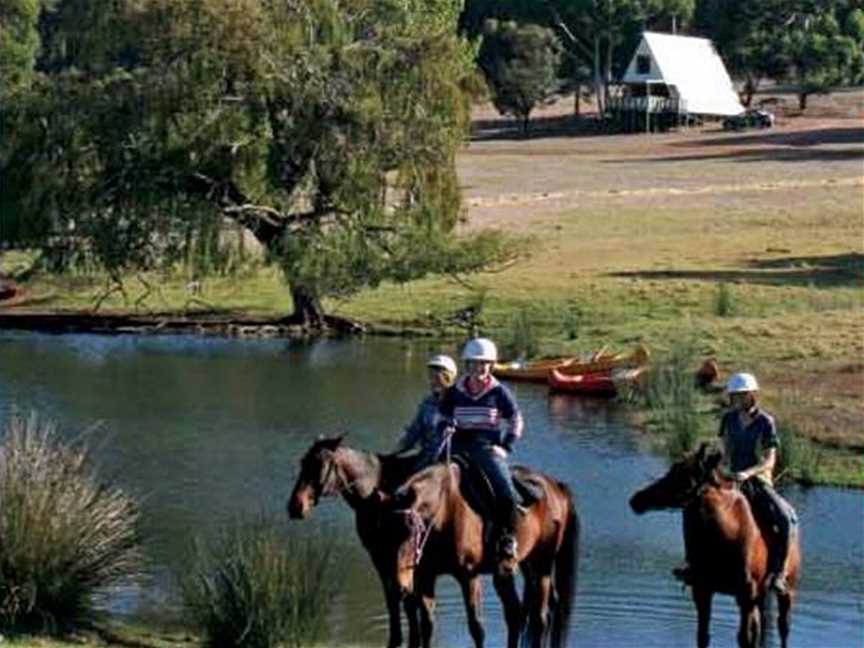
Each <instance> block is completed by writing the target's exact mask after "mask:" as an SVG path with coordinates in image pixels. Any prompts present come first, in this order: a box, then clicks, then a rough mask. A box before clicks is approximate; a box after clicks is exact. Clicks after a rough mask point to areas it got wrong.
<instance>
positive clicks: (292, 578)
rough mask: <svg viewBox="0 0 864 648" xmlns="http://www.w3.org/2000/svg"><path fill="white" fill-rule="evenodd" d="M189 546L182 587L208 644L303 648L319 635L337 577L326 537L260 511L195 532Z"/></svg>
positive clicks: (224, 647) (225, 647)
mask: <svg viewBox="0 0 864 648" xmlns="http://www.w3.org/2000/svg"><path fill="white" fill-rule="evenodd" d="M192 551H193V555H192V560H191V561H190V565H191V566H190V568H189V571H188V572H187V573H185V574H182V575H181V592H182V595H183V599H184V604H185V607H186V608H187V609H188V611H189V613H190V616H191V617H192V619H193V620H194V621H195V622H196V623H197V625H198V626H199V628H200V630H201V631H202V635H203V638H204V644H205V645H206V646H209V647H211V648H270V647H271V646H276V645H283V646H292V647H299V646H303V645H309V644H311V643H313V642H315V641H316V640H318V639H319V638H320V637H321V636H322V634H323V630H324V622H325V620H326V617H327V614H328V612H329V603H330V601H331V599H332V596H333V594H334V593H335V586H334V581H335V580H336V576H335V574H333V573H332V570H331V562H330V556H331V553H332V552H331V548H330V546H329V545H326V543H325V544H324V546H322V542H321V541H320V540H319V539H305V540H304V539H299V538H296V537H294V536H291V535H288V534H286V533H285V532H283V531H280V530H279V529H278V527H277V526H276V524H275V523H273V522H272V521H269V520H268V519H267V518H265V517H263V516H262V517H259V518H256V519H253V520H241V519H238V520H236V521H235V522H233V523H232V524H230V525H228V526H226V527H225V528H223V529H222V530H220V531H219V532H218V533H217V534H216V536H215V537H214V538H213V539H211V540H210V541H205V540H203V539H201V538H197V539H196V540H195V542H194V545H193V550H192Z"/></svg>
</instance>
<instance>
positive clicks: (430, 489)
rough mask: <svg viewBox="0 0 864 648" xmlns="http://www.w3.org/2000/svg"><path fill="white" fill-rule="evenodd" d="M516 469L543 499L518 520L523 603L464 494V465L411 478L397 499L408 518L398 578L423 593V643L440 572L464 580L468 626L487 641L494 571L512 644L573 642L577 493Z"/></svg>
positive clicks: (427, 642) (398, 507)
mask: <svg viewBox="0 0 864 648" xmlns="http://www.w3.org/2000/svg"><path fill="white" fill-rule="evenodd" d="M514 474H518V475H519V476H520V477H523V478H526V479H528V480H530V481H533V482H534V483H535V484H536V485H538V486H539V487H540V488H541V489H542V491H543V497H542V498H541V499H539V500H538V501H537V502H535V503H534V504H532V505H531V506H530V507H529V508H528V509H527V511H525V512H524V514H523V515H521V516H520V521H519V524H518V525H517V534H518V540H519V555H518V559H519V565H520V568H521V571H522V573H523V575H524V577H525V592H524V596H523V599H524V601H523V602H522V603H520V601H519V597H518V595H517V594H516V588H515V583H514V578H513V576H512V575H507V574H501V573H498V571H497V569H496V564H495V563H496V561H495V552H494V551H492V550H490V549H489V546H488V545H489V542H488V531H489V529H487V528H485V525H484V522H483V518H482V517H481V516H480V515H479V514H478V513H477V512H476V511H475V510H474V509H473V508H472V507H471V505H470V504H469V503H468V500H466V499H465V496H464V495H463V492H462V489H461V486H460V481H461V479H462V477H463V472H462V470H461V469H460V467H459V466H458V465H456V464H455V463H450V464H439V465H435V466H432V467H430V468H427V469H426V470H423V471H421V472H419V473H417V474H416V475H414V476H413V477H411V478H410V479H409V480H408V481H407V482H406V483H405V484H404V485H403V486H401V487H400V488H399V490H398V491H397V493H396V495H395V496H394V499H393V507H394V509H395V512H396V514H397V516H400V515H401V516H402V518H403V520H404V521H405V524H403V528H402V533H401V534H400V535H398V536H397V540H398V541H399V542H400V550H399V555H398V557H397V559H398V563H397V571H398V579H399V584H400V586H401V587H402V589H403V591H406V592H407V591H413V592H415V593H416V594H418V595H419V597H420V603H421V606H420V632H421V639H422V642H423V646H424V647H427V646H429V645H430V642H431V636H432V630H433V616H434V610H435V579H436V577H437V576H438V575H439V574H451V575H452V576H454V577H455V578H456V579H457V580H458V581H459V583H460V585H461V587H462V592H463V597H464V599H465V604H466V609H467V611H468V627H469V630H470V632H471V636H472V638H473V639H474V643H475V644H476V645H477V646H478V647H480V646H482V645H483V638H484V633H483V627H482V625H481V624H480V619H479V606H480V603H481V589H480V574H482V573H493V574H494V579H493V582H494V584H495V589H496V591H497V593H498V595H499V597H500V598H501V602H502V605H503V607H504V615H505V619H506V621H507V645H508V647H509V648H516V647H517V646H518V644H519V641H520V638H521V637H522V636H523V631H524V639H525V642H526V643H527V644H528V645H530V646H541V645H542V644H543V642H544V640H545V639H546V638H547V637H551V641H550V644H551V646H552V648H560V647H561V646H563V645H564V644H565V643H566V637H567V630H568V626H569V621H570V612H571V608H572V600H573V594H574V589H575V585H576V571H577V564H578V549H579V517H578V515H577V513H576V507H575V504H574V501H573V497H572V495H571V493H570V490H569V489H568V488H567V486H566V485H564V484H563V483H561V482H559V481H557V480H555V479H552V478H549V477H546V476H544V475H540V474H538V473H533V472H529V471H528V470H527V469H524V468H518V467H517V468H514ZM550 607H551V608H552V611H551V613H550ZM526 615H527V624H526V623H525V621H526ZM550 617H551V619H550Z"/></svg>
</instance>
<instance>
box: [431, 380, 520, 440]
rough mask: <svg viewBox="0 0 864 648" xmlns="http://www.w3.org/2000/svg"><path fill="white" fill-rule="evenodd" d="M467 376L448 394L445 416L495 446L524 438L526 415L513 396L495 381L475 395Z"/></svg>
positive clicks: (444, 400)
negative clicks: (469, 387) (523, 416)
mask: <svg viewBox="0 0 864 648" xmlns="http://www.w3.org/2000/svg"><path fill="white" fill-rule="evenodd" d="M467 381H468V376H463V377H462V378H461V379H460V380H459V381H458V382H457V383H456V384H455V385H454V386H453V387H451V388H450V389H448V390H447V391H446V392H445V393H444V397H443V398H442V399H441V404H440V406H439V409H440V412H441V415H442V416H443V417H444V418H445V419H446V420H448V421H452V423H453V425H454V426H455V427H456V428H457V429H458V430H462V431H466V432H476V433H477V434H478V436H479V437H481V438H485V439H486V440H488V441H490V442H491V443H494V444H499V445H510V444H511V443H512V442H513V441H515V440H516V439H518V438H519V437H521V436H522V428H523V424H522V414H521V413H520V412H519V407H518V406H517V405H516V400H515V399H514V398H513V394H511V393H510V390H509V389H507V388H506V387H505V386H504V385H502V384H501V383H499V382H498V381H497V380H496V379H495V378H494V377H490V380H489V382H488V383H487V384H486V386H485V387H484V389H482V390H481V391H480V392H479V393H477V394H472V393H471V392H470V390H469V389H468V385H467Z"/></svg>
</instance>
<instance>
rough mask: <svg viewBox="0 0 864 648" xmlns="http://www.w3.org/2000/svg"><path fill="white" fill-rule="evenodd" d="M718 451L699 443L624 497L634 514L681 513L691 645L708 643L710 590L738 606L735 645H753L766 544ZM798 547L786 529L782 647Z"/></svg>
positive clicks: (760, 616) (758, 630)
mask: <svg viewBox="0 0 864 648" xmlns="http://www.w3.org/2000/svg"><path fill="white" fill-rule="evenodd" d="M722 457H723V454H722V453H721V452H719V451H709V449H708V445H707V444H702V446H701V447H700V448H699V450H698V451H697V452H694V453H692V454H691V455H689V456H687V457H685V458H684V459H683V460H681V461H679V462H677V463H675V464H674V465H673V466H672V468H670V469H669V472H668V473H666V475H664V476H663V477H661V478H660V479H658V480H657V481H655V482H654V483H653V484H651V485H650V486H648V487H646V488H644V489H642V490H640V491H639V492H637V493H636V494H635V495H633V497H632V498H631V499H630V506H631V507H632V508H633V510H634V511H635V512H636V513H638V514H641V513H644V512H645V511H650V510H660V509H682V510H683V511H684V544H685V545H686V547H687V548H688V551H687V553H688V559H689V561H690V567H691V571H692V583H691V584H692V587H693V602H694V603H695V604H696V611H697V613H698V617H699V625H698V631H697V645H698V646H699V648H706V646H708V643H709V641H710V635H709V631H708V626H709V623H710V620H711V599H712V597H713V595H714V594H715V593H720V594H728V595H730V596H734V597H735V600H736V601H737V603H738V608H739V610H740V612H741V621H740V625H739V629H738V645H739V646H740V647H741V648H756V646H757V645H759V642H760V641H761V639H762V634H763V630H764V628H765V626H766V622H765V599H766V596H767V594H768V584H767V582H766V578H765V577H766V571H767V564H768V545H767V543H766V540H765V537H764V536H763V534H762V531H761V530H760V528H759V525H758V524H757V522H756V519H755V518H754V517H753V513H752V512H751V510H750V505H749V504H748V502H747V499H746V498H745V497H744V495H743V494H742V493H741V491H740V490H739V489H737V488H736V487H735V483H734V482H733V481H731V480H729V479H727V478H725V477H724V476H723V475H722V474H721V472H720V471H719V470H718V466H719V464H720V461H721V460H722ZM800 562H801V553H800V549H799V546H798V537H797V534H795V535H793V536H792V538H791V541H790V546H789V556H788V558H787V560H786V573H787V581H788V584H789V589H788V593H785V594H778V595H777V602H778V606H777V607H778V612H779V614H778V619H777V626H778V628H779V631H780V641H781V645H782V646H783V648H786V646H787V642H788V637H789V624H790V613H791V608H792V602H793V601H794V599H795V595H796V591H797V587H798V579H799V574H800Z"/></svg>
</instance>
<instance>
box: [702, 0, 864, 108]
mask: <svg viewBox="0 0 864 648" xmlns="http://www.w3.org/2000/svg"><path fill="white" fill-rule="evenodd" d="M694 22H695V24H696V27H697V28H698V29H700V30H701V31H703V32H704V33H705V34H706V35H708V36H710V37H711V38H712V40H713V41H714V43H715V44H716V45H717V48H718V50H719V51H720V53H721V55H722V56H723V58H724V60H725V61H726V63H727V64H728V65H729V67H730V70H731V72H732V74H733V76H736V77H738V78H740V79H742V80H743V82H744V83H743V89H742V92H741V95H742V99H743V101H744V103H745V104H749V103H750V100H751V98H752V96H753V94H754V93H755V92H756V91H757V90H758V88H759V85H760V83H761V81H762V80H763V79H774V80H776V81H778V82H785V81H791V82H792V84H793V85H794V86H795V87H796V92H797V94H798V98H799V107H800V108H801V109H802V110H803V109H805V108H806V106H807V97H808V96H809V95H811V94H813V93H826V92H829V91H830V90H831V88H832V87H835V86H838V85H843V84H850V83H851V84H854V83H859V82H860V81H861V77H862V72H864V53H862V48H864V11H862V9H861V7H860V2H857V0H722V1H721V0H701V1H700V2H699V3H698V6H697V10H696V16H695V21H694Z"/></svg>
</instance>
